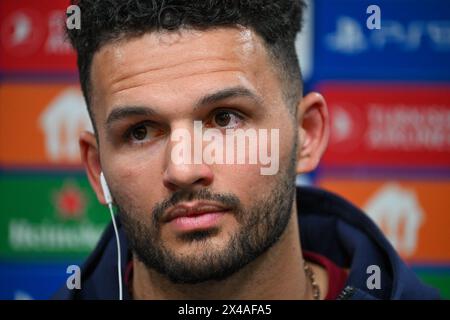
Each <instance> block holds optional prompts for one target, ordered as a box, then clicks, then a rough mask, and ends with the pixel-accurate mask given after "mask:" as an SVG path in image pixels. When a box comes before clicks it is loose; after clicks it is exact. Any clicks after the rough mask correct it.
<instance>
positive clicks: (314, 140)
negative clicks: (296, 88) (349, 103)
mask: <svg viewBox="0 0 450 320" xmlns="http://www.w3.org/2000/svg"><path fill="white" fill-rule="evenodd" d="M297 123H298V154H297V174H302V173H307V172H310V171H313V170H314V169H315V168H316V167H317V166H318V164H319V161H320V158H321V157H322V155H323V153H324V152H325V150H326V148H327V145H328V139H329V135H330V124H329V116H328V108H327V104H326V102H325V99H324V98H323V96H322V95H321V94H319V93H317V92H312V93H310V94H308V95H307V96H305V97H303V99H302V100H301V102H300V103H299V105H298V109H297Z"/></svg>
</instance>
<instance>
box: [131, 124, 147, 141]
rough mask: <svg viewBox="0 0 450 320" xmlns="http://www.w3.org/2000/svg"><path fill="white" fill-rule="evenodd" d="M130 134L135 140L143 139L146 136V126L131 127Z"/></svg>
mask: <svg viewBox="0 0 450 320" xmlns="http://www.w3.org/2000/svg"><path fill="white" fill-rule="evenodd" d="M131 135H132V136H133V138H134V139H136V140H144V139H145V138H146V137H147V127H146V126H139V127H136V128H134V129H133V131H131Z"/></svg>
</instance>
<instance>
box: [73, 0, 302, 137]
mask: <svg viewBox="0 0 450 320" xmlns="http://www.w3.org/2000/svg"><path fill="white" fill-rule="evenodd" d="M72 4H75V5H77V6H79V7H80V9H81V28H80V29H71V30H70V29H68V30H67V34H68V37H69V39H70V41H71V43H72V46H73V47H74V48H75V50H76V51H77V53H78V70H79V76H80V83H81V88H82V91H83V94H84V97H85V99H86V103H87V106H88V111H89V115H90V116H91V119H92V123H93V125H94V129H95V122H94V118H93V112H92V109H91V106H90V94H91V83H90V69H91V64H92V58H93V56H94V53H95V52H96V51H97V50H99V48H100V47H101V46H103V45H105V44H107V43H109V42H112V41H116V40H120V39H123V38H126V37H136V36H140V35H142V34H144V33H147V32H153V31H158V30H177V29H180V28H193V29H198V30H205V29H209V28H214V27H227V26H243V27H247V28H250V29H252V30H253V31H254V32H255V33H256V34H258V35H259V36H260V37H261V38H262V39H263V40H264V42H265V46H266V48H267V49H268V52H269V55H270V56H271V57H272V58H273V59H272V60H273V61H274V63H275V64H276V65H277V67H278V70H280V72H279V74H280V75H281V77H280V80H281V81H283V82H284V83H285V85H284V86H283V94H284V97H285V98H286V101H287V103H288V104H296V102H298V101H299V99H300V98H301V95H302V80H301V72H300V67H299V63H298V58H297V54H296V51H295V38H296V36H297V34H298V33H299V32H300V31H301V28H302V16H303V10H304V8H305V3H304V1H303V0H190V1H189V0H72Z"/></svg>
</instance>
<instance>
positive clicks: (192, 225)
mask: <svg viewBox="0 0 450 320" xmlns="http://www.w3.org/2000/svg"><path fill="white" fill-rule="evenodd" d="M228 211H229V209H228V208H225V207H223V206H220V205H217V204H215V203H206V202H195V203H183V204H180V205H177V206H175V207H173V208H172V209H170V210H169V212H168V213H167V215H166V217H165V219H164V222H166V223H168V225H169V226H171V228H173V230H174V231H178V232H187V231H193V230H200V229H208V228H212V227H214V226H217V224H218V223H219V221H220V219H221V218H222V216H223V215H224V214H225V213H227V212H228Z"/></svg>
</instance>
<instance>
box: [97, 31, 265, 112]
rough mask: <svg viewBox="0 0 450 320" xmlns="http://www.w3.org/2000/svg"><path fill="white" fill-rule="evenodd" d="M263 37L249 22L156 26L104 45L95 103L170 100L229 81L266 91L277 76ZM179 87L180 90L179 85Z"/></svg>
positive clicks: (161, 101)
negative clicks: (159, 29)
mask: <svg viewBox="0 0 450 320" xmlns="http://www.w3.org/2000/svg"><path fill="white" fill-rule="evenodd" d="M269 60H270V59H269V57H268V54H267V51H266V48H265V46H264V45H263V40H262V39H261V38H260V37H259V36H257V35H256V34H255V33H254V32H253V31H251V30H250V29H247V28H243V27H242V28H241V27H239V28H238V27H235V28H231V27H230V28H218V29H211V30H207V31H195V30H179V31H175V32H153V33H146V34H144V35H143V36H139V37H134V38H126V39H123V40H120V41H116V42H113V43H109V44H107V45H104V46H103V47H101V49H100V50H99V51H98V52H96V54H95V55H94V59H93V63H92V73H91V83H92V86H93V90H92V92H93V94H92V104H93V105H94V106H95V108H98V106H103V108H102V107H100V109H105V110H98V109H96V110H95V113H96V114H97V111H100V113H104V112H106V113H107V109H108V108H111V107H112V106H113V105H114V104H118V103H131V102H132V103H143V101H129V100H130V99H134V100H139V99H146V100H148V99H150V100H153V101H152V102H155V104H157V105H158V104H164V103H170V102H171V101H170V100H171V99H172V98H174V97H176V98H179V97H180V95H182V96H183V99H189V97H192V99H194V97H195V96H196V95H199V94H201V93H202V92H203V93H204V91H208V90H214V89H218V88H215V87H221V86H222V87H223V86H226V85H229V86H232V85H241V86H246V87H249V89H252V90H254V91H256V92H264V91H265V90H267V89H268V88H267V86H273V83H271V84H269V83H268V82H270V81H267V80H270V79H271V80H274V77H273V70H272V67H271V66H272V64H271V63H270V61H269ZM175 88H176V90H175Z"/></svg>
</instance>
